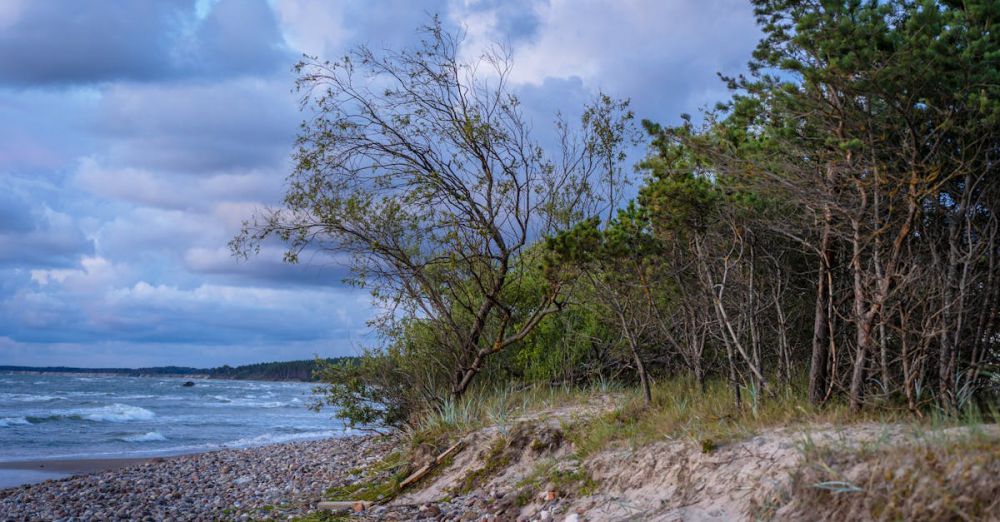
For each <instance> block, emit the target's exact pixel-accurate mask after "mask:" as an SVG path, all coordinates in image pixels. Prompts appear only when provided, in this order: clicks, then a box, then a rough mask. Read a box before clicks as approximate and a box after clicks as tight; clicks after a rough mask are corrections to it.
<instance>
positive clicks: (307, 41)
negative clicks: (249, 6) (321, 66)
mask: <svg viewBox="0 0 1000 522" xmlns="http://www.w3.org/2000/svg"><path fill="white" fill-rule="evenodd" d="M274 7H275V9H276V10H277V12H278V20H279V22H280V24H281V28H282V31H283V32H284V34H285V39H286V40H288V42H289V44H290V45H291V46H292V47H293V48H295V49H297V50H299V51H301V52H303V53H306V54H310V55H318V56H329V55H330V54H331V53H334V52H335V51H336V50H338V49H340V48H341V47H342V46H343V44H344V42H345V41H346V39H347V38H348V36H349V35H350V32H349V31H348V29H347V27H346V20H345V16H344V10H343V3H342V2H328V1H324V0H278V1H277V2H275V4H274Z"/></svg>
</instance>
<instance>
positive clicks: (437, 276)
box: [231, 19, 632, 396]
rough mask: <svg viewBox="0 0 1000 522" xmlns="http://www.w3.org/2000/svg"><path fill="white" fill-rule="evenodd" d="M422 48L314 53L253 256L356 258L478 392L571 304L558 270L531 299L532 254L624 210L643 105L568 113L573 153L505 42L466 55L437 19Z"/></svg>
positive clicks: (383, 296)
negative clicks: (545, 116)
mask: <svg viewBox="0 0 1000 522" xmlns="http://www.w3.org/2000/svg"><path fill="white" fill-rule="evenodd" d="M422 36H423V40H422V41H421V43H420V45H418V46H417V47H416V48H414V49H409V50H402V51H398V52H384V53H376V52H374V51H373V50H371V49H369V48H368V47H364V46H362V47H359V48H357V49H355V50H353V51H352V52H351V53H350V54H348V55H347V56H345V57H344V58H342V59H340V60H338V61H323V60H320V59H318V58H315V57H307V58H306V59H304V60H303V61H302V62H300V63H299V64H298V65H297V71H298V73H299V78H298V81H297V87H298V89H299V92H300V93H301V94H302V107H303V109H304V110H305V111H306V112H307V113H308V119H307V120H306V121H305V122H304V123H303V125H302V128H301V131H300V134H299V136H298V150H297V153H296V154H295V160H296V162H297V163H296V167H295V170H294V172H293V173H292V174H291V175H290V177H289V179H288V189H287V194H286V196H285V199H284V205H283V208H279V209H270V210H265V211H263V212H261V213H259V214H258V215H257V216H255V217H254V219H252V220H251V221H249V222H248V223H246V224H245V226H244V230H243V232H242V233H241V234H240V235H239V236H238V237H236V238H235V239H234V240H233V242H232V244H231V246H232V248H233V251H234V252H235V253H236V254H237V255H243V256H246V255H248V254H250V253H253V252H254V251H255V250H256V249H258V248H259V245H260V244H261V242H262V241H265V240H267V239H268V238H271V237H276V238H278V239H280V240H281V241H283V242H284V243H285V244H286V245H287V247H288V251H287V254H286V256H285V259H286V261H289V262H296V261H298V260H299V257H300V254H301V253H303V252H304V251H309V252H323V253H329V254H331V255H336V256H349V258H350V263H351V268H352V274H353V276H352V279H351V282H353V283H354V284H356V285H359V286H362V287H366V288H368V289H370V290H371V292H372V294H373V295H374V296H375V297H376V298H377V299H378V300H379V302H380V304H381V305H382V309H383V310H385V313H384V315H383V316H382V317H381V318H380V321H378V322H376V324H377V325H378V326H380V327H381V328H383V330H382V331H383V332H392V331H394V330H395V331H398V328H397V329H394V325H398V324H400V321H401V320H402V321H406V320H413V319H416V320H420V321H423V322H425V323H427V324H429V325H430V328H427V329H426V331H427V332H429V333H430V334H432V335H433V336H434V337H435V338H434V339H433V343H434V345H435V346H436V347H437V348H436V354H435V357H434V359H435V360H436V363H435V364H437V365H438V366H439V367H440V368H439V370H440V369H444V370H445V372H446V373H447V374H448V375H450V377H449V379H450V383H449V384H448V388H449V389H448V392H450V393H451V394H452V395H454V396H459V395H461V394H463V393H464V392H465V391H466V390H467V389H468V388H469V386H470V383H471V382H472V381H473V379H474V378H475V377H476V375H477V374H478V373H480V372H481V371H482V369H483V368H484V364H485V363H486V362H487V360H488V359H489V358H490V357H491V356H493V355H494V354H497V353H499V352H502V351H504V350H506V349H508V348H509V347H511V346H512V345H514V344H516V343H518V342H520V341H522V340H523V339H524V338H525V337H526V336H527V335H528V334H529V333H530V332H531V331H532V329H534V328H535V327H536V326H537V325H538V324H539V322H540V321H541V320H542V319H543V318H544V317H546V316H547V315H549V314H552V313H553V312H556V311H557V310H559V309H560V305H561V301H560V296H561V294H562V292H563V289H564V286H565V281H563V280H560V279H559V278H552V279H550V280H548V281H547V282H546V284H545V285H542V288H538V285H535V286H534V287H533V291H534V293H535V295H534V296H533V298H532V299H531V300H530V302H527V303H526V299H525V296H524V292H522V291H520V288H519V285H521V284H522V279H523V278H522V276H523V271H524V270H527V269H528V266H527V265H528V263H527V262H525V261H524V260H523V257H524V255H525V253H526V252H527V251H528V247H529V246H530V245H531V244H532V243H533V242H534V241H535V240H537V239H539V238H541V237H543V236H547V235H551V234H554V233H557V232H558V231H560V230H563V229H566V228H568V227H571V226H572V225H573V224H575V223H576V222H578V221H580V220H581V219H583V218H586V217H589V216H592V215H596V214H599V213H604V212H607V211H608V209H611V208H615V207H616V206H617V204H618V201H617V199H618V197H619V196H618V195H619V194H620V193H621V186H622V184H623V182H624V178H625V171H624V170H623V169H622V168H621V162H622V160H623V159H624V152H623V149H624V147H625V146H626V145H627V140H628V137H629V129H630V120H631V118H632V115H631V113H630V112H629V111H628V104H627V102H621V101H616V100H613V99H611V98H609V97H607V96H603V95H602V96H599V97H598V98H597V99H596V100H595V101H594V103H593V104H591V105H589V106H587V107H585V108H584V110H583V118H582V125H581V126H580V127H576V126H571V125H569V124H568V123H566V122H565V121H564V120H562V119H561V118H557V121H556V124H555V125H556V135H557V139H556V140H554V141H556V142H557V148H558V150H555V151H551V150H545V149H544V148H543V147H542V146H541V145H540V144H539V142H538V141H537V140H536V139H535V138H533V136H532V134H531V123H530V122H529V121H527V120H526V119H525V116H524V113H523V112H522V109H521V107H520V104H519V102H518V99H517V97H516V96H515V95H514V94H513V92H512V90H511V86H510V73H511V68H512V65H513V64H512V62H511V57H510V54H509V53H508V52H507V51H505V50H504V49H503V48H501V47H499V46H497V47H494V48H491V49H487V50H486V51H485V52H484V53H483V54H482V55H481V56H480V57H479V58H478V59H477V60H474V61H471V62H466V61H464V60H463V59H462V58H461V56H462V53H461V52H460V50H461V49H460V47H461V42H462V40H461V37H458V36H455V35H452V34H449V33H447V32H446V31H444V30H443V29H442V27H441V25H440V23H439V22H438V21H437V20H436V19H435V20H434V21H433V23H432V24H431V25H430V26H428V27H425V28H424V29H423V31H422Z"/></svg>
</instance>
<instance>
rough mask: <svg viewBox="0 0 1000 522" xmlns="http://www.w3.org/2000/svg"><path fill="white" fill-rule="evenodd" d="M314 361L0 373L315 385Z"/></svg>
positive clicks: (4, 370) (9, 369)
mask: <svg viewBox="0 0 1000 522" xmlns="http://www.w3.org/2000/svg"><path fill="white" fill-rule="evenodd" d="M354 359H355V358H354V357H338V358H332V359H325V360H323V361H322V362H326V363H335V364H336V363H345V362H346V363H350V362H351V361H353V360H354ZM319 362H320V361H317V360H315V359H309V360H300V361H280V362H268V363H257V364H245V365H242V366H228V365H225V366H219V367H216V368H192V367H185V366H155V367H149V368H77V367H71V366H15V365H0V374H27V375H71V376H82V377H94V376H119V377H170V378H177V379H190V380H194V379H213V380H231V381H267V382H315V381H316V380H317V378H316V373H315V371H316V370H317V368H318V367H319Z"/></svg>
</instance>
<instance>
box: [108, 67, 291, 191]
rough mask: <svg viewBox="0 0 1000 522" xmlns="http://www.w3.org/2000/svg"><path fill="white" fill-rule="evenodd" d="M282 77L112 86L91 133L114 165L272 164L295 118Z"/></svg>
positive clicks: (286, 146)
mask: <svg viewBox="0 0 1000 522" xmlns="http://www.w3.org/2000/svg"><path fill="white" fill-rule="evenodd" d="M290 85H291V78H290V77H289V78H288V81H260V80H250V79H237V80H228V81H223V82H216V83H212V84H194V85H118V86H115V87H112V88H110V89H108V91H107V92H106V93H105V94H104V96H103V97H102V99H101V103H100V108H99V116H97V119H98V123H97V127H96V130H97V131H98V132H99V133H100V135H101V136H103V137H104V139H105V141H106V143H107V150H106V153H105V155H106V156H107V158H108V159H109V160H110V161H112V162H113V163H114V164H117V165H125V166H128V167H133V168H134V167H139V168H149V169H157V170H163V171H168V172H172V173H175V174H176V173H192V172H210V171H219V170H227V169H247V168H254V167H261V166H273V165H275V164H276V163H279V162H282V161H284V160H285V159H287V158H288V156H289V154H290V152H291V147H292V143H293V140H294V137H295V129H296V126H297V124H298V121H299V113H298V109H297V106H296V102H295V98H294V96H292V94H291V93H289V86H290Z"/></svg>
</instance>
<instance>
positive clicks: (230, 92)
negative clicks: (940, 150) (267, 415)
mask: <svg viewBox="0 0 1000 522" xmlns="http://www.w3.org/2000/svg"><path fill="white" fill-rule="evenodd" d="M432 15H438V16H439V17H440V19H441V20H442V22H443V23H444V25H445V26H446V28H448V29H449V30H453V31H454V30H461V31H463V32H464V34H465V39H464V40H463V44H462V45H463V48H462V51H463V53H467V54H468V55H469V56H474V55H475V54H476V52H477V50H478V49H481V48H483V46H484V45H486V44H487V43H489V42H501V43H504V44H506V45H508V46H509V48H510V49H511V51H512V53H513V57H514V62H515V65H514V67H515V68H514V71H513V80H514V81H513V84H512V88H513V89H514V90H515V91H516V92H517V94H518V95H519V96H520V98H521V99H522V102H523V104H524V107H525V109H526V112H527V113H528V114H529V116H530V117H531V119H532V124H533V126H534V127H536V128H547V127H548V126H550V125H551V123H552V121H553V117H554V114H555V113H556V111H562V112H563V113H564V114H568V115H572V114H574V110H578V109H579V107H580V106H581V105H582V104H583V103H584V102H585V101H587V100H588V99H590V98H591V97H592V96H594V95H595V94H596V93H597V92H599V91H603V92H606V93H608V94H610V95H612V96H615V97H621V98H630V99H631V100H632V106H633V108H634V109H635V112H636V115H637V117H639V118H646V119H651V120H655V121H659V122H664V123H676V122H678V121H679V116H680V114H681V113H694V112H696V111H697V110H698V109H699V108H700V107H704V106H709V105H712V104H713V103H715V102H716V101H720V100H724V99H725V97H726V92H725V87H724V85H723V84H722V82H721V81H720V80H719V79H718V77H717V73H718V72H722V73H726V74H736V73H740V72H742V71H744V70H745V64H746V62H747V60H748V59H749V57H750V52H751V50H752V48H753V46H754V44H755V42H756V40H757V38H758V36H759V33H758V32H757V29H756V28H755V26H754V22H753V16H752V12H751V8H750V6H749V2H746V1H745V0H603V1H599V0H549V1H544V0H538V1H525V0H513V1H504V0H429V1H416V0H338V1H328V0H161V1H156V0H148V1H147V0H136V1H129V2H121V1H117V0H88V1H86V2H80V1H77V0H46V1H38V0H2V1H0V365H31V366H47V365H66V366H80V367H108V366H112V367H142V366H158V365H182V366H196V367H208V366H216V365H222V364H231V365H236V364H245V363H252V362H262V361H275V360H290V359H303V358H312V357H314V356H322V357H328V356H338V355H353V354H356V353H358V352H359V351H360V349H361V348H362V347H363V346H366V345H370V344H371V343H374V342H377V340H376V339H374V337H373V335H372V334H371V332H370V331H369V329H368V327H367V325H366V322H367V321H368V320H369V319H371V318H372V317H373V314H374V313H375V312H374V309H373V307H372V303H371V300H370V299H369V297H368V295H367V294H366V293H365V292H364V291H363V290H358V289H354V288H350V287H347V286H345V285H344V284H343V283H342V280H343V278H344V276H345V271H344V270H345V269H344V267H342V266H340V265H338V264H336V263H335V261H333V260H331V259H325V258H311V259H305V260H303V261H304V262H303V263H301V264H299V265H288V264H284V263H282V261H281V254H282V250H281V247H280V245H278V244H273V245H267V246H266V247H265V248H264V250H263V251H262V252H261V254H260V255H259V256H257V257H254V258H251V259H250V260H249V261H245V262H240V261H238V260H237V259H234V258H233V257H232V256H231V255H230V254H229V251H228V249H227V246H226V244H227V242H228V241H229V239H231V238H232V237H233V236H234V235H235V234H236V233H237V232H238V230H239V228H240V225H241V223H242V221H243V220H244V219H247V218H249V217H250V216H251V215H252V214H253V212H254V210H255V209H259V208H263V207H266V206H275V205H280V202H281V198H282V195H283V193H284V181H285V178H286V176H287V174H288V173H289V172H290V167H291V161H290V154H291V152H292V143H293V141H294V139H295V135H296V131H297V128H298V124H299V122H300V121H301V120H302V119H303V118H304V117H305V115H304V114H303V113H300V112H299V105H298V99H297V97H296V95H295V94H294V93H293V92H292V87H293V82H294V79H295V76H294V73H293V72H292V70H291V67H292V65H293V64H294V63H295V62H296V61H297V60H298V59H299V57H301V56H302V54H303V53H307V54H310V55H315V56H320V57H328V58H336V57H339V56H342V55H343V54H344V53H345V52H346V51H348V50H349V49H350V48H351V47H353V46H356V45H359V44H367V45H369V46H371V47H373V48H375V49H400V48H403V47H406V46H411V45H413V43H414V42H415V41H416V40H417V38H418V36H417V32H416V29H417V28H418V27H420V26H421V25H423V24H426V23H427V22H428V20H429V19H430V16H432ZM639 154H641V151H639Z"/></svg>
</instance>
